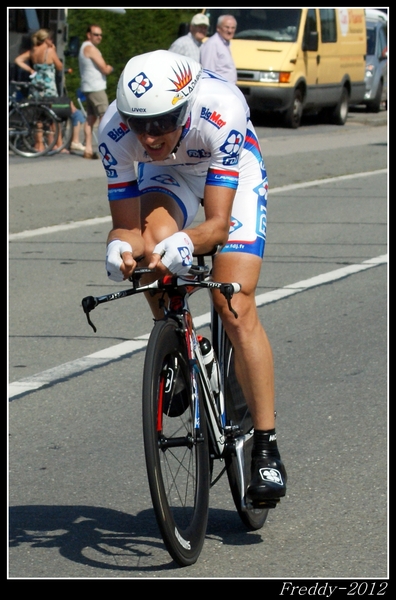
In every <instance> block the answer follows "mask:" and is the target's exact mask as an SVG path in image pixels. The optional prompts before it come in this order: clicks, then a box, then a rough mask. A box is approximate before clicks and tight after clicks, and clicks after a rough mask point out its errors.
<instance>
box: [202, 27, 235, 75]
mask: <svg viewBox="0 0 396 600" xmlns="http://www.w3.org/2000/svg"><path fill="white" fill-rule="evenodd" d="M236 28H237V22H236V19H235V17H233V16H232V15H221V16H220V17H219V18H218V20H217V26H216V33H214V34H213V35H212V36H211V37H210V38H209V39H208V40H207V41H206V42H205V43H204V44H202V47H201V64H202V66H203V68H204V69H208V70H209V71H214V72H215V73H217V74H218V75H221V76H222V77H224V79H226V80H227V81H230V82H231V83H236V80H237V72H236V67H235V63H234V59H233V58H232V55H231V48H230V43H231V40H232V38H233V37H234V35H235V31H236Z"/></svg>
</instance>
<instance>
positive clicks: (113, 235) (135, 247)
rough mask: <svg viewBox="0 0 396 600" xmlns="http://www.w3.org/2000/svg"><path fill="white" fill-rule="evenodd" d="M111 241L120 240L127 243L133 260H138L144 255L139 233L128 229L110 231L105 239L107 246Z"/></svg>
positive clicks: (142, 242)
mask: <svg viewBox="0 0 396 600" xmlns="http://www.w3.org/2000/svg"><path fill="white" fill-rule="evenodd" d="M113 240H121V241H122V242H128V244H130V245H131V246H132V255H133V257H134V258H139V257H140V256H143V255H144V241H143V238H142V236H141V233H140V232H138V231H130V230H129V229H121V228H117V229H112V230H111V231H110V233H109V235H108V237H107V244H109V243H110V242H112V241H113Z"/></svg>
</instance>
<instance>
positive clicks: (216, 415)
mask: <svg viewBox="0 0 396 600" xmlns="http://www.w3.org/2000/svg"><path fill="white" fill-rule="evenodd" d="M147 273H152V271H151V270H150V269H146V268H141V269H136V270H135V273H134V275H133V276H132V277H131V278H130V280H131V282H132V284H133V287H132V288H131V289H127V290H123V291H119V292H113V293H111V294H107V295H104V296H100V297H97V298H94V297H92V296H88V297H86V298H84V299H83V301H82V305H83V310H84V312H85V314H86V316H87V320H88V323H89V324H90V326H91V327H92V328H93V330H94V331H96V328H95V326H94V324H93V323H92V321H91V320H90V317H89V313H90V312H91V310H93V309H94V308H96V306H98V305H99V304H102V303H104V302H109V301H112V300H117V299H120V298H125V297H128V296H132V295H135V294H138V293H143V292H150V293H151V294H153V295H154V294H156V293H158V292H161V291H162V292H163V296H162V298H161V299H160V300H159V303H160V306H161V307H162V309H163V310H164V314H165V316H166V317H168V318H172V319H175V320H176V321H177V323H178V325H179V326H180V328H181V329H182V331H183V334H184V337H185V342H186V348H187V351H188V354H189V359H190V360H191V361H192V362H193V364H194V362H195V363H196V364H198V369H191V371H190V373H191V378H192V382H191V383H192V385H191V389H192V390H193V396H194V398H193V401H194V406H195V423H198V422H199V419H200V414H199V407H198V402H197V390H198V381H197V377H199V378H200V381H201V384H202V390H203V395H204V410H205V414H206V421H207V426H208V432H209V438H210V450H211V455H212V458H214V459H223V458H225V457H226V456H229V455H230V454H231V453H234V454H235V455H236V457H237V465H238V472H239V477H240V480H241V482H242V485H241V498H240V505H241V509H242V510H243V511H246V510H248V508H249V506H248V505H247V504H246V500H245V495H244V487H245V485H244V484H245V477H244V455H243V446H244V444H245V443H246V441H247V440H249V439H250V438H251V437H252V436H253V428H252V429H251V430H250V431H249V432H248V433H247V434H245V435H243V434H242V432H241V431H240V429H239V428H238V427H237V426H233V425H232V424H230V425H227V424H226V422H227V419H226V407H225V403H224V386H225V373H226V371H227V369H226V365H225V364H224V357H225V352H224V344H225V332H224V329H223V326H222V322H221V319H220V317H219V316H218V315H217V313H216V312H215V310H214V307H213V304H212V303H211V308H212V310H211V314H212V326H213V325H214V324H215V327H214V329H215V333H216V336H215V339H213V340H212V341H213V345H214V349H215V353H216V356H217V358H218V361H219V366H220V373H221V386H220V390H221V391H220V394H219V398H218V399H216V398H215V396H214V393H213V390H212V386H211V383H210V381H209V378H208V375H207V370H206V367H205V363H204V359H203V355H202V352H201V348H200V344H199V340H198V336H197V334H196V331H195V327H194V324H193V318H192V315H191V312H190V308H189V303H188V300H189V297H190V296H191V295H192V294H193V293H195V292H196V291H197V290H198V289H203V288H206V289H208V290H213V289H218V290H220V292H221V293H222V294H223V295H224V296H225V298H226V299H227V302H228V307H229V309H230V310H231V312H233V314H234V315H235V318H237V317H238V315H237V314H236V312H235V311H234V309H233V308H232V306H231V298H232V296H233V294H234V293H238V292H239V291H240V289H241V286H240V284H238V283H219V282H215V281H212V280H211V279H210V277H208V273H209V268H208V266H207V265H205V264H204V263H203V262H202V261H201V264H199V265H194V266H193V267H192V269H191V273H192V276H193V278H189V277H187V278H181V277H177V276H165V277H163V278H161V279H158V280H156V281H154V282H152V283H149V284H147V285H139V281H140V277H141V276H142V275H144V274H147ZM165 295H167V296H168V303H167V304H166V303H165V300H164V296H165ZM197 372H199V375H198V374H197ZM223 472H224V470H223ZM221 475H222V473H221V474H220V475H219V477H218V478H217V479H216V481H217V480H218V479H219V478H220V476H221ZM214 483H215V482H213V483H212V485H213V484H214Z"/></svg>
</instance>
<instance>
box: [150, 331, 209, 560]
mask: <svg viewBox="0 0 396 600" xmlns="http://www.w3.org/2000/svg"><path fill="white" fill-rule="evenodd" d="M190 368H191V366H190V361H189V358H188V354H187V349H186V344H185V338H184V335H183V333H182V332H181V330H180V327H179V325H178V323H176V321H174V320H173V319H165V320H161V321H157V322H156V323H155V325H154V328H153V330H152V332H151V335H150V338H149V342H148V345H147V350H146V358H145V364H144V373H143V438H144V449H145V459H146V468H147V475H148V482H149V487H150V493H151V499H152V503H153V507H154V512H155V516H156V520H157V524H158V526H159V529H160V532H161V535H162V538H163V540H164V543H165V546H166V548H167V550H168V552H169V554H170V555H171V557H172V558H173V559H174V560H175V561H176V563H177V564H178V565H180V566H188V565H192V564H193V563H195V562H196V561H197V559H198V557H199V555H200V552H201V550H202V546H203V544H204V540H205V535H206V527H207V521H208V512H209V486H210V476H209V442H208V436H207V428H206V419H205V414H204V405H203V398H202V387H201V385H200V384H199V372H198V373H197V380H198V390H197V392H198V408H199V415H198V416H199V418H198V419H195V416H194V412H193V410H194V408H193V405H194V402H193V400H192V397H193V394H192V385H191V376H190ZM172 370H173V375H172ZM169 373H170V374H171V375H169ZM167 377H168V379H167ZM171 381H172V386H170V383H171ZM164 390H165V391H164ZM176 402H178V404H176ZM175 404H176V408H174V406H175ZM172 411H173V412H172Z"/></svg>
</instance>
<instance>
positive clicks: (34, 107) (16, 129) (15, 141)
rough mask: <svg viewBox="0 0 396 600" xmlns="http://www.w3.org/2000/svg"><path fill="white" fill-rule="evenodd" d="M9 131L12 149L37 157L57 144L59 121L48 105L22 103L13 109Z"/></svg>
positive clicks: (30, 156)
mask: <svg viewBox="0 0 396 600" xmlns="http://www.w3.org/2000/svg"><path fill="white" fill-rule="evenodd" d="M8 132H9V133H8V137H9V147H10V150H12V151H13V152H15V154H18V155H19V156H23V157H25V158H36V157H39V156H44V155H46V154H48V152H50V151H51V150H52V148H53V147H54V146H55V144H56V141H57V139H58V135H59V122H58V121H57V118H56V116H55V114H54V113H53V112H52V110H50V109H49V108H47V107H46V106H42V105H40V104H22V105H19V106H16V107H14V108H13V109H11V111H10V113H9V116H8Z"/></svg>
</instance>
